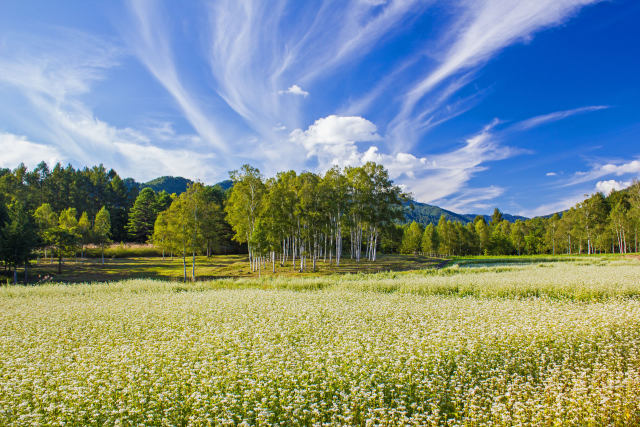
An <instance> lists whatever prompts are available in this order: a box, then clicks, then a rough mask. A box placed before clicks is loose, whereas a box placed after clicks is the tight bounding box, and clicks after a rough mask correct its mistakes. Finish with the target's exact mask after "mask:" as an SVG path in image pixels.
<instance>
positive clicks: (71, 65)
mask: <svg viewBox="0 0 640 427" xmlns="http://www.w3.org/2000/svg"><path fill="white" fill-rule="evenodd" d="M56 35H57V37H53V38H52V39H51V40H49V39H47V40H41V39H36V38H32V37H29V36H26V37H21V38H19V39H17V40H10V41H9V42H8V43H9V45H10V47H11V49H8V50H7V51H8V52H11V54H12V55H3V56H0V90H1V89H3V87H4V88H12V89H16V88H17V89H18V93H19V96H20V97H21V98H20V99H21V101H24V102H25V103H28V104H29V105H30V107H31V110H30V114H29V115H26V116H24V117H21V125H23V128H24V129H25V130H27V131H26V132H24V133H25V136H18V135H14V134H11V133H0V151H1V152H3V153H4V154H3V155H2V156H0V164H2V165H3V166H7V167H15V166H16V165H17V164H18V163H20V162H25V163H26V164H28V165H29V166H30V167H32V166H35V165H36V164H37V163H39V162H40V161H42V160H44V161H46V162H47V163H49V164H53V163H56V162H58V161H60V162H70V163H72V164H74V165H75V166H79V167H81V166H87V165H93V164H96V163H104V164H105V165H106V166H107V167H113V168H116V169H117V170H118V172H119V173H120V174H122V175H123V176H132V177H134V178H136V179H141V180H148V179H151V178H154V177H157V176H158V175H161V174H162V175H164V174H167V173H175V174H177V175H182V176H185V177H189V178H203V179H209V180H215V179H219V178H220V177H223V176H224V175H225V174H226V171H227V170H228V168H226V167H225V166H224V164H221V162H219V159H217V158H215V156H214V155H213V154H209V155H203V154H202V153H201V151H200V150H198V149H199V148H201V139H200V137H199V136H198V135H193V134H178V133H176V132H175V130H174V128H173V126H172V124H171V123H168V122H160V123H153V124H152V125H151V126H147V127H146V128H143V129H132V128H127V127H125V128H120V127H116V126H112V125H110V124H109V123H107V122H106V121H104V120H101V119H100V118H98V117H96V116H95V114H94V113H93V111H92V110H91V108H89V107H88V106H87V105H85V104H84V103H83V102H82V101H81V100H80V99H81V96H82V95H85V94H86V93H90V91H91V88H92V84H94V83H95V82H96V81H99V80H101V79H103V78H104V77H105V74H106V73H107V71H108V70H109V68H110V67H113V66H116V65H117V64H118V61H117V59H118V57H117V52H119V50H118V49H117V48H115V47H111V46H110V45H109V44H108V43H107V42H105V41H103V40H99V39H96V38H95V37H92V36H88V35H85V34H84V33H80V32H75V31H74V32H66V31H63V32H62V33H60V34H56ZM27 52H28V53H27ZM34 141H37V142H34ZM45 141H46V144H45V143H44V142H45ZM158 143H160V144H162V145H169V144H173V145H174V147H175V144H179V145H180V148H178V149H176V148H174V147H170V148H163V147H160V146H154V145H153V144H158ZM213 160H215V161H213ZM212 165H215V166H213V167H212ZM219 168H222V169H219Z"/></svg>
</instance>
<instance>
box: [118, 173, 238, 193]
mask: <svg viewBox="0 0 640 427" xmlns="http://www.w3.org/2000/svg"><path fill="white" fill-rule="evenodd" d="M123 182H124V185H125V186H126V187H127V188H128V189H131V188H137V189H138V190H142V189H143V188H146V187H149V188H151V189H153V191H155V192H161V191H166V192H167V193H169V194H172V193H176V194H182V193H184V192H185V191H187V187H188V186H189V184H193V181H191V180H190V179H187V178H183V177H181V176H160V177H158V178H155V179H152V180H151V181H147V182H137V181H136V180H135V179H133V178H126V179H124V180H123ZM215 185H219V186H220V187H222V189H223V190H225V191H226V190H228V189H229V188H231V187H232V186H233V181H231V180H230V179H226V180H224V181H220V182H218V183H217V184H215Z"/></svg>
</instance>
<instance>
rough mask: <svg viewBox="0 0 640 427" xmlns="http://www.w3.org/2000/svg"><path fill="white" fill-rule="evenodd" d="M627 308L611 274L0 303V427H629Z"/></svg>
mask: <svg viewBox="0 0 640 427" xmlns="http://www.w3.org/2000/svg"><path fill="white" fill-rule="evenodd" d="M474 262H475V263H477V262H478V261H477V260H476V261H474ZM462 264H464V263H462ZM638 296H640V264H639V263H638V262H637V261H634V260H620V261H614V260H606V259H598V260H594V261H584V260H581V261H576V262H553V263H551V262H540V263H536V264H531V263H530V264H525V265H511V266H504V265H501V266H498V267H486V266H479V267H478V266H476V267H469V268H464V267H461V266H460V263H459V264H458V265H456V266H453V267H449V268H445V269H441V270H424V271H412V272H404V273H397V272H396V273H378V274H371V275H366V274H360V275H342V276H324V277H297V278H291V277H289V278H287V277H275V278H273V277H270V278H263V279H261V280H256V279H250V278H245V279H234V280H232V279H226V280H217V281H209V282H197V283H193V284H183V283H178V282H166V281H151V280H129V281H124V282H116V283H109V284H78V285H64V284H50V285H43V286H39V287H4V288H2V289H0V304H1V307H2V308H1V309H0V352H1V353H2V355H3V357H2V358H0V424H3V425H9V424H21V425H25V424H26V425H41V424H61V423H70V424H75V425H77V424H94V425H100V424H120V425H130V424H141V423H144V424H150V425H200V424H211V425H225V424H227V425H233V424H239V423H243V422H244V423H246V424H250V425H262V424H277V423H281V422H285V423H286V424H294V425H311V424H316V423H331V424H350V425H354V424H355V425H364V424H380V423H382V424H398V425H399V424H416V425H442V424H473V425H477V424H499V425H512V424H519V423H522V424H537V425H551V424H557V423H563V424H565V423H566V424H574V425H577V424H580V425H604V424H618V425H623V424H624V425H634V424H638V423H640V408H639V406H638V402H639V401H640V301H639V300H638Z"/></svg>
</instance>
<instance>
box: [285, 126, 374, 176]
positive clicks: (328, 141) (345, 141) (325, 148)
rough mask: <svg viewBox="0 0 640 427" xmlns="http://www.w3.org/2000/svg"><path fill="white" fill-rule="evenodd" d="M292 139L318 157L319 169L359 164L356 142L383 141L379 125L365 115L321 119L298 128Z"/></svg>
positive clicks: (359, 154) (308, 154)
mask: <svg viewBox="0 0 640 427" xmlns="http://www.w3.org/2000/svg"><path fill="white" fill-rule="evenodd" d="M289 140H290V141H291V142H294V143H296V144H299V145H301V146H302V147H304V149H305V150H306V153H307V157H308V158H309V157H312V156H315V157H317V159H318V165H319V168H320V169H328V168H330V167H331V166H332V165H338V166H347V165H357V164H359V163H360V162H361V158H362V154H361V153H360V152H359V150H358V147H357V145H356V143H357V142H370V141H379V140H381V137H380V135H378V133H377V128H376V125H374V124H373V123H371V122H370V121H369V120H367V119H365V118H363V117H357V116H346V117H345V116H336V115H331V116H327V117H324V118H321V119H318V120H316V121H315V123H313V124H312V125H311V126H309V128H308V129H307V130H305V131H303V130H302V129H295V130H294V131H293V132H291V133H290V135H289Z"/></svg>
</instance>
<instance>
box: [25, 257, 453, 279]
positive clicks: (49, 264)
mask: <svg viewBox="0 0 640 427" xmlns="http://www.w3.org/2000/svg"><path fill="white" fill-rule="evenodd" d="M444 262H446V261H445V260H444V259H441V258H431V257H425V256H420V255H386V256H385V255H382V256H380V257H379V259H378V260H376V261H375V262H370V261H366V260H361V261H360V262H355V261H354V260H351V259H349V258H342V259H341V261H340V267H336V265H335V261H334V262H332V263H329V260H327V261H326V262H324V261H322V260H321V261H319V262H318V263H317V266H316V271H315V272H313V271H312V266H311V265H310V263H309V262H307V268H306V270H305V272H304V273H300V272H299V271H298V269H296V270H295V271H294V269H293V267H292V265H291V261H290V260H289V261H288V262H287V264H286V265H285V266H284V267H282V266H280V264H279V263H277V262H276V275H277V276H303V277H309V276H324V275H331V274H336V273H341V274H349V273H350V274H355V273H375V272H380V271H407V270H416V269H424V268H433V267H436V266H439V265H441V264H443V263H444ZM296 266H298V268H299V264H298V262H297V261H296ZM57 268H58V264H57V260H53V261H51V260H50V259H47V260H43V259H40V260H38V262H37V263H34V264H33V265H32V267H31V269H30V271H29V275H30V281H31V282H37V281H42V280H43V278H47V280H49V281H58V282H96V281H114V280H123V279H131V278H151V279H162V280H181V279H182V277H183V267H182V258H178V257H173V258H170V257H168V256H167V257H165V258H164V259H163V258H162V257H161V256H160V257H158V256H146V257H141V256H137V257H135V256H134V257H113V258H106V259H105V265H102V263H101V260H100V258H86V259H81V258H78V259H74V258H71V259H65V260H64V263H63V267H62V273H61V274H58V273H57ZM187 274H188V275H189V277H191V258H190V257H189V258H187ZM272 275H273V273H272V264H271V263H267V264H266V268H261V271H260V276H267V277H268V276H272ZM196 276H197V280H212V279H222V278H233V277H257V276H258V272H252V271H251V270H250V269H249V258H248V256H247V255H215V256H212V257H206V256H198V257H196ZM19 277H20V278H22V277H23V270H21V271H20V272H19Z"/></svg>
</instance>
